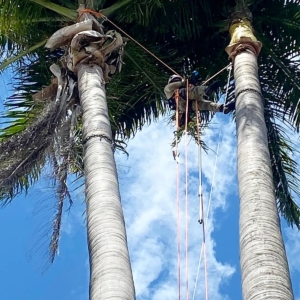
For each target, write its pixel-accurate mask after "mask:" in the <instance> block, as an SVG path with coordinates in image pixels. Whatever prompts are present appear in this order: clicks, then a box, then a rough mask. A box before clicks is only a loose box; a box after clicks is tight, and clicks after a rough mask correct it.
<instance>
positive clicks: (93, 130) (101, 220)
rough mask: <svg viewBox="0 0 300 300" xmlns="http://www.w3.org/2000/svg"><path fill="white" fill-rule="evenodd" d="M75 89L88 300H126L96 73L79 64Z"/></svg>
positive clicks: (131, 294)
mask: <svg viewBox="0 0 300 300" xmlns="http://www.w3.org/2000/svg"><path fill="white" fill-rule="evenodd" d="M78 89H79V94H80V101H81V106H82V110H83V121H82V122H83V142H84V146H85V151H84V171H85V178H86V179H85V180H86V182H85V188H86V204H87V209H86V215H87V231H88V245H89V253H90V276H91V278H90V299H91V300H100V299H128V300H132V299H135V291H134V284H133V278H132V271H131V266H130V259H129V253H128V249H127V238H126V231H125V223H124V216H123V211H122V207H121V201H120V193H119V185H118V178H117V171H116V164H115V160H114V154H113V150H112V143H111V141H112V133H111V126H110V122H109V118H108V110H107V103H106V95H105V87H104V79H103V72H102V69H101V67H99V66H97V65H93V66H89V65H88V64H79V66H78Z"/></svg>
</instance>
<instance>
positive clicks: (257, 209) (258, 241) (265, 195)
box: [234, 51, 294, 300]
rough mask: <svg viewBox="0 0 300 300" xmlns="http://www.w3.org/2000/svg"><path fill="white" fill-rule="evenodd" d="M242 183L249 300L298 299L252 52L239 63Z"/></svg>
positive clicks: (245, 278) (242, 238)
mask: <svg viewBox="0 0 300 300" xmlns="http://www.w3.org/2000/svg"><path fill="white" fill-rule="evenodd" d="M234 74H235V76H234V78H235V84H236V95H238V94H239V93H240V92H241V91H245V90H246V89H247V88H251V90H249V91H245V92H242V93H240V94H239V96H238V97H237V99H236V126H237V139H238V153H237V155H238V181H239V195H240V264H241V273H242V289H243V298H244V299H245V300H249V299H251V300H254V299H255V300H259V299H263V300H267V299H270V300H271V299H272V300H274V299H286V300H291V299H294V297H293V292H292V287H291V280H290V274H289V268H288V263H287V257H286V252H285V247H284V244H283V240H282V234H281V229H280V221H279V216H278V211H277V206H276V200H275V193H274V185H273V177H272V169H271V164H270V154H269V148H268V138H267V128H266V124H265V119H264V106H263V101H262V98H261V95H260V94H259V93H256V92H254V90H257V91H259V92H260V85H259V80H258V74H257V58H256V56H255V54H254V53H253V52H251V51H243V52H241V53H240V54H238V55H237V56H236V58H235V62H234Z"/></svg>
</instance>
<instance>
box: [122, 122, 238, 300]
mask: <svg viewBox="0 0 300 300" xmlns="http://www.w3.org/2000/svg"><path fill="white" fill-rule="evenodd" d="M216 120H217V121H220V118H216V119H215V121H216ZM222 120H223V118H222ZM165 124H166V123H163V122H160V123H154V124H152V125H151V126H150V127H148V128H144V129H143V132H141V133H138V134H137V136H136V137H135V139H134V140H132V141H131V142H130V143H129V147H128V152H129V153H130V157H129V159H128V160H127V161H126V162H125V165H127V166H128V169H124V160H123V159H122V158H120V156H117V164H119V162H120V161H121V164H122V169H121V170H119V177H120V187H121V194H122V203H123V206H124V213H125V220H126V225H127V235H128V244H129V249H130V255H131V261H132V269H133V273H134V280H135V285H136V293H137V299H141V300H143V299H157V300H158V299H164V300H168V299H174V298H175V297H176V295H177V238H176V163H175V161H174V160H173V157H172V153H171V146H170V143H171V141H172V138H173V134H172V132H173V130H174V128H172V127H167V126H166V125H165ZM218 135H219V130H218V128H216V126H215V125H214V129H211V130H206V135H205V141H206V143H207V145H208V146H209V147H210V148H212V149H213V150H214V151H216V147H217V143H218V141H217V140H218ZM222 136H223V138H222V143H221V145H220V151H219V159H218V167H217V172H216V175H215V188H214V194H213V199H212V202H211V211H210V218H209V220H208V222H207V224H206V225H207V233H206V238H207V243H206V244H207V245H206V247H207V260H208V274H209V296H210V298H212V299H215V300H218V299H226V295H221V294H220V291H219V289H220V286H221V284H222V283H224V282H226V281H228V280H229V279H230V277H231V276H232V274H233V273H234V271H235V269H234V268H233V267H232V266H230V265H227V264H222V263H221V262H219V261H217V259H216V257H215V251H214V247H215V243H216V242H215V241H214V240H212V237H211V234H212V232H213V231H214V213H215V211H216V209H223V210H225V209H226V207H227V205H226V196H227V195H228V193H229V191H228V189H227V187H228V185H229V184H230V186H231V188H232V186H234V185H232V183H233V182H234V180H235V179H236V178H235V174H236V172H235V171H236V165H235V157H236V156H235V144H234V140H235V136H234V124H226V126H223V128H222ZM183 147H184V138H183V140H182V142H181V145H180V151H181V159H182V161H184V151H183V149H182V148H183ZM188 161H189V163H188V164H189V236H188V237H189V286H190V297H191V295H192V292H193V287H194V282H195V276H196V271H197V265H198V257H199V250H200V247H201V244H202V227H201V226H200V225H199V223H198V222H197V221H198V219H199V217H198V216H199V198H198V196H197V194H198V187H199V182H198V174H197V172H198V151H197V147H196V146H195V143H194V142H191V143H190V144H189V154H188ZM202 161H203V175H204V176H203V178H204V186H203V190H204V199H205V207H207V201H208V197H209V196H208V195H209V189H210V183H211V181H212V177H213V170H214V163H215V154H214V153H213V152H212V151H209V154H208V155H207V154H205V153H203V158H202ZM180 169H181V170H180V172H181V192H182V197H181V201H182V202H181V204H182V205H181V225H182V230H181V254H182V255H181V260H182V266H181V268H182V274H181V276H182V279H183V280H182V286H181V289H182V294H185V283H184V282H185V267H184V266H185V264H184V260H185V258H184V240H185V235H184V223H185V219H184V215H185V213H184V200H185V196H184V180H185V175H184V164H181V165H180ZM202 265H203V264H202ZM203 281H204V278H203V269H202V268H201V270H200V276H199V282H198V288H197V293H196V296H197V299H202V298H203V297H204V284H203Z"/></svg>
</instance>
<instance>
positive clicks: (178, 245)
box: [175, 90, 181, 300]
mask: <svg viewBox="0 0 300 300" xmlns="http://www.w3.org/2000/svg"><path fill="white" fill-rule="evenodd" d="M175 101H176V144H175V151H176V152H175V155H178V131H179V91H178V90H176V92H175ZM179 171H180V169H179V162H178V161H177V164H176V202H177V274H178V275H177V276H178V279H177V280H178V300H180V298H181V291H180V286H181V269H180V265H181V259H180V242H181V241H180V239H181V238H180V223H181V222H180V188H179V182H180V174H179Z"/></svg>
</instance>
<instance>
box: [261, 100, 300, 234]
mask: <svg viewBox="0 0 300 300" xmlns="http://www.w3.org/2000/svg"><path fill="white" fill-rule="evenodd" d="M274 109H275V110H276V111H277V113H280V110H279V109H278V108H277V109H276V108H274V107H272V104H271V103H270V102H268V104H267V106H266V109H265V119H266V125H267V130H268V140H269V151H270V156H271V164H272V172H273V180H274V186H275V194H276V199H277V205H278V210H279V212H280V213H281V215H282V216H283V217H284V218H285V219H286V221H287V223H288V224H289V225H291V226H293V225H295V226H296V227H297V228H298V229H300V208H299V206H298V204H297V203H296V201H295V198H294V195H295V196H296V197H299V196H300V188H299V183H300V177H299V174H298V170H297V169H298V164H297V162H296V161H295V159H293V156H294V155H295V154H296V153H299V150H298V147H297V145H295V144H294V143H293V142H292V141H291V140H290V139H289V136H288V135H287V133H286V132H287V131H292V130H291V128H288V127H287V125H285V127H283V126H282V125H279V124H278V122H276V120H275V118H274V115H273V111H274ZM281 113H284V112H283V111H281ZM287 129H289V130H287Z"/></svg>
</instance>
